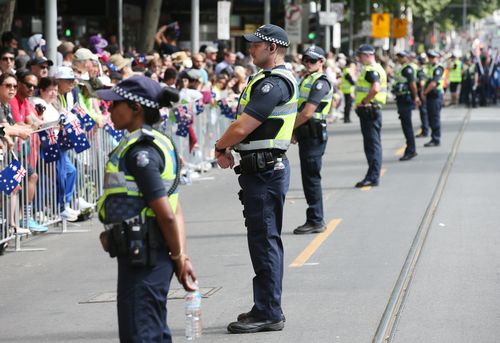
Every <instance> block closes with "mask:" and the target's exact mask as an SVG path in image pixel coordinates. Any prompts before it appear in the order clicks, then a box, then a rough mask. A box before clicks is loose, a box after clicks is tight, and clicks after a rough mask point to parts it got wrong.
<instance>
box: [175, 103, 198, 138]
mask: <svg viewBox="0 0 500 343" xmlns="http://www.w3.org/2000/svg"><path fill="white" fill-rule="evenodd" d="M174 116H175V122H176V123H177V131H176V132H175V134H176V135H177V136H181V137H187V135H188V133H189V125H191V124H192V123H193V117H192V115H191V114H190V113H189V109H188V106H187V105H179V106H177V107H176V108H174Z"/></svg>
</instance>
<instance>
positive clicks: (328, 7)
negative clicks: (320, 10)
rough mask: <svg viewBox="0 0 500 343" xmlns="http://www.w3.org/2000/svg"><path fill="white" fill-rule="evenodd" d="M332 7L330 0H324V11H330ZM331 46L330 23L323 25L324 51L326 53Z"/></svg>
mask: <svg viewBox="0 0 500 343" xmlns="http://www.w3.org/2000/svg"><path fill="white" fill-rule="evenodd" d="M331 8H332V3H331V2H330V0H326V4H325V12H326V13H327V14H328V13H330V11H331ZM331 47H332V27H331V26H330V25H326V26H325V52H326V53H327V54H328V53H329V52H330V49H331Z"/></svg>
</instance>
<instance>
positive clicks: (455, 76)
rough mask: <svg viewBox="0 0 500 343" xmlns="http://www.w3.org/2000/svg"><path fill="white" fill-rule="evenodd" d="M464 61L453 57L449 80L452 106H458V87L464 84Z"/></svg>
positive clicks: (450, 64)
mask: <svg viewBox="0 0 500 343" xmlns="http://www.w3.org/2000/svg"><path fill="white" fill-rule="evenodd" d="M462 67H463V65H462V61H460V60H459V59H457V56H455V54H453V55H451V58H450V63H449V74H448V79H449V80H450V92H451V104H452V105H457V104H458V86H459V85H460V84H461V83H462Z"/></svg>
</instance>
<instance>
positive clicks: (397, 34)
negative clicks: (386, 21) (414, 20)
mask: <svg viewBox="0 0 500 343" xmlns="http://www.w3.org/2000/svg"><path fill="white" fill-rule="evenodd" d="M406 28H407V21H406V19H399V18H394V19H392V38H405V37H406Z"/></svg>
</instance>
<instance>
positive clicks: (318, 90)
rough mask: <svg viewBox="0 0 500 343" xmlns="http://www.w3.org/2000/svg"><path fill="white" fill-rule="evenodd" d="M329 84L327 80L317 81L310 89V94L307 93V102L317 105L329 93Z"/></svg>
mask: <svg viewBox="0 0 500 343" xmlns="http://www.w3.org/2000/svg"><path fill="white" fill-rule="evenodd" d="M330 88H331V86H330V83H329V82H328V81H327V80H324V79H319V80H317V81H316V82H315V83H314V84H313V85H312V87H311V92H310V93H309V98H307V102H309V103H311V104H314V105H319V103H320V102H321V100H323V98H324V97H325V96H326V95H327V94H328V92H329V91H330Z"/></svg>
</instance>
